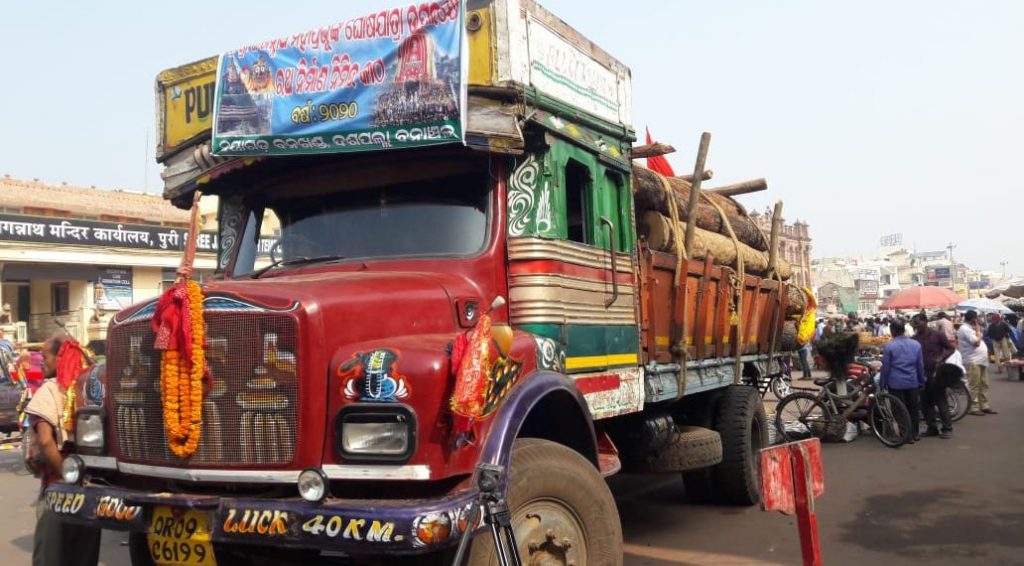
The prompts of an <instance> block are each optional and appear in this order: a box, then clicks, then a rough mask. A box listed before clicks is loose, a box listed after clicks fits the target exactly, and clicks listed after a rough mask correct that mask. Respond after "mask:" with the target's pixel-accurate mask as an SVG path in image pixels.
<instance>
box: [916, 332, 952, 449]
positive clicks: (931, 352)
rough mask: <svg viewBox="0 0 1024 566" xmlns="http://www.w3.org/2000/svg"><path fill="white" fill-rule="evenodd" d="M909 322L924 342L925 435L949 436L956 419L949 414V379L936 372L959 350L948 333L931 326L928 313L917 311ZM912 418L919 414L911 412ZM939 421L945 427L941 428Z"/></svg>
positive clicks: (919, 339)
mask: <svg viewBox="0 0 1024 566" xmlns="http://www.w3.org/2000/svg"><path fill="white" fill-rule="evenodd" d="M910 323H911V324H912V325H913V326H914V329H915V331H916V333H915V334H914V340H915V341H916V342H917V343H918V344H920V345H921V356H922V358H923V359H924V375H925V378H926V379H927V380H928V381H927V383H926V384H925V386H924V395H923V397H922V399H921V408H922V410H923V411H924V422H925V424H926V425H927V427H928V428H927V429H926V430H925V432H924V436H938V437H940V438H950V437H951V436H952V435H953V421H952V419H950V417H949V399H948V398H947V397H946V389H947V384H948V379H946V378H945V376H939V375H937V374H936V369H937V368H938V367H939V364H942V363H944V362H945V361H946V358H948V357H949V356H951V355H953V352H954V351H956V349H955V348H953V345H952V344H950V343H949V340H948V339H947V338H946V335H945V333H943V332H942V331H940V330H934V329H932V328H929V327H928V317H927V316H925V315H924V314H916V315H914V318H912V319H911V321H910ZM911 418H916V417H915V416H914V415H911ZM939 423H941V424H942V428H941V429H940V428H939Z"/></svg>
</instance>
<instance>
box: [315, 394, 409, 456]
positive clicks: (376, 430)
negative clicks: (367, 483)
mask: <svg viewBox="0 0 1024 566" xmlns="http://www.w3.org/2000/svg"><path fill="white" fill-rule="evenodd" d="M415 430H416V419H415V417H414V416H413V413H412V411H411V410H410V409H409V408H408V407H405V406H402V405H391V404H388V405H377V406H369V405H366V404H362V403H361V404H359V405H349V406H347V407H345V408H344V409H342V411H341V413H339V415H338V420H337V428H336V430H335V433H336V435H337V437H338V444H339V449H340V452H341V455H342V456H343V457H345V458H346V459H349V460H367V461H373V460H377V461H405V460H407V459H408V458H409V456H411V455H412V453H413V451H414V450H415Z"/></svg>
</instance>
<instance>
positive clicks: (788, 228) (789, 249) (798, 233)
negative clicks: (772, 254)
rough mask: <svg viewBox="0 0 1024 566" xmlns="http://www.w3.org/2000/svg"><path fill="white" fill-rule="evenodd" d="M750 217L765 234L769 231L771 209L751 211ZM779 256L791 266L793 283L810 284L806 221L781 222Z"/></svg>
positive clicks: (808, 236)
mask: <svg viewBox="0 0 1024 566" xmlns="http://www.w3.org/2000/svg"><path fill="white" fill-rule="evenodd" d="M750 218H751V219H752V220H753V221H754V223H755V224H757V226H758V227H759V228H761V230H763V231H764V233H765V234H769V233H771V230H772V212H771V210H768V209H766V210H765V211H764V213H758V212H752V213H751V214H750ZM779 257H781V258H782V259H784V260H786V261H788V262H789V263H790V264H791V265H792V266H793V279H792V282H793V283H794V284H795V285H799V286H801V287H810V286H811V235H810V227H809V226H808V224H807V223H806V222H801V221H799V220H797V221H796V222H794V223H792V224H785V223H783V225H782V230H781V231H780V232H779Z"/></svg>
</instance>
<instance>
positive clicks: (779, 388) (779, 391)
mask: <svg viewBox="0 0 1024 566" xmlns="http://www.w3.org/2000/svg"><path fill="white" fill-rule="evenodd" d="M772 383H773V384H774V385H775V387H773V389H774V391H773V393H775V397H776V398H777V399H782V398H784V397H785V396H787V395H789V394H790V393H792V392H793V386H792V385H791V384H790V383H789V381H788V380H787V379H786V378H784V377H782V376H779V377H776V378H775V379H774V380H773V381H772Z"/></svg>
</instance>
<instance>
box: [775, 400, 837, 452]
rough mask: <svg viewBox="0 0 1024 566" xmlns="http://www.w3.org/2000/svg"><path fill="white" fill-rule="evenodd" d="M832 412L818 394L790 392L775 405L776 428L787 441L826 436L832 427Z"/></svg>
mask: <svg viewBox="0 0 1024 566" xmlns="http://www.w3.org/2000/svg"><path fill="white" fill-rule="evenodd" d="M831 421H832V412H831V411H830V410H829V409H828V407H827V406H825V404H824V403H822V402H821V399H818V397H817V396H816V395H813V394H811V393H807V392H804V391H797V392H796V393H790V394H789V395H787V396H786V397H784V398H783V399H782V400H781V401H779V404H778V405H776V406H775V430H776V431H778V433H779V437H780V438H782V439H783V440H785V441H786V442H793V441H796V440H803V439H805V438H817V439H819V440H820V439H822V438H825V437H826V436H827V435H828V433H829V430H830V428H831V426H830V425H831Z"/></svg>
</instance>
